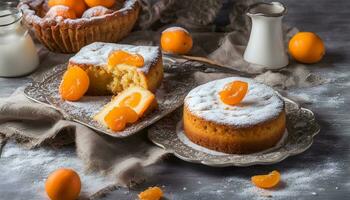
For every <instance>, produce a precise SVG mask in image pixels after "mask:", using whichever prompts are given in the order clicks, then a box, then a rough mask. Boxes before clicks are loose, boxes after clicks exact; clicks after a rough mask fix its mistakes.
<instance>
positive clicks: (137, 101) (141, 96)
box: [94, 86, 157, 127]
mask: <svg viewBox="0 0 350 200" xmlns="http://www.w3.org/2000/svg"><path fill="white" fill-rule="evenodd" d="M116 107H130V108H132V109H133V110H134V111H135V112H136V113H137V115H138V117H142V116H143V115H144V114H145V113H147V112H150V111H152V110H153V109H155V108H156V107H157V101H156V98H155V95H154V94H153V93H152V92H150V91H149V90H146V89H144V88H142V87H139V86H132V87H129V88H128V89H126V90H124V91H123V92H121V93H119V94H118V95H117V96H116V97H114V98H113V99H112V100H111V102H109V103H108V104H106V105H105V106H104V107H103V108H102V110H100V111H99V112H98V113H97V114H96V115H95V116H94V120H96V121H97V122H99V123H100V124H102V125H104V126H106V127H108V125H107V124H106V122H105V116H106V115H107V114H108V113H109V112H111V111H112V110H113V109H114V108H116Z"/></svg>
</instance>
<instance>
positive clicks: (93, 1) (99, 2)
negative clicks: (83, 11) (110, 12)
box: [85, 0, 115, 8]
mask: <svg viewBox="0 0 350 200" xmlns="http://www.w3.org/2000/svg"><path fill="white" fill-rule="evenodd" d="M85 3H86V4H87V5H88V6H89V7H95V6H104V7H107V8H110V7H112V6H113V5H114V4H115V0H85Z"/></svg>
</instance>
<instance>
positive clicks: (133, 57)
mask: <svg viewBox="0 0 350 200" xmlns="http://www.w3.org/2000/svg"><path fill="white" fill-rule="evenodd" d="M120 64H126V65H131V66H134V67H142V66H143V65H144V64H145V61H144V59H143V57H142V56H141V55H140V54H131V53H128V52H126V51H122V50H117V51H114V52H112V53H111V54H110V55H109V57H108V65H110V66H115V65H120Z"/></svg>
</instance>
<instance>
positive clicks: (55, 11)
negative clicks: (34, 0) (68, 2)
mask: <svg viewBox="0 0 350 200" xmlns="http://www.w3.org/2000/svg"><path fill="white" fill-rule="evenodd" d="M58 16H60V17H62V18H63V19H75V18H77V16H76V14H75V12H74V10H73V9H71V8H70V7H68V6H62V5H57V6H53V7H51V8H50V10H49V11H48V12H47V13H46V15H45V17H48V18H55V17H58Z"/></svg>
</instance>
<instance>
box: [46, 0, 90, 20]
mask: <svg viewBox="0 0 350 200" xmlns="http://www.w3.org/2000/svg"><path fill="white" fill-rule="evenodd" d="M48 5H49V7H50V8H51V7H53V6H57V5H63V6H68V7H70V8H71V9H73V10H74V12H75V14H76V15H77V16H78V17H80V16H82V15H83V13H84V11H85V10H86V5H85V2H84V0H49V2H48Z"/></svg>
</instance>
